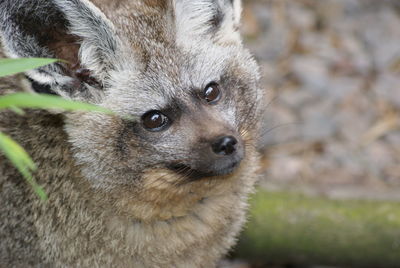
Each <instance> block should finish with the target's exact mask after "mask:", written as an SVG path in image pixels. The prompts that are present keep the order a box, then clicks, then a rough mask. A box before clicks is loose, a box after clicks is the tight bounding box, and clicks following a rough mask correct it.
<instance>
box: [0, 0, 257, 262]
mask: <svg viewBox="0 0 400 268" xmlns="http://www.w3.org/2000/svg"><path fill="white" fill-rule="evenodd" d="M32 3H36V4H37V3H41V4H42V6H41V10H40V11H38V10H32V11H31V12H33V13H34V12H41V13H40V14H46V12H45V10H46V9H49V10H47V11H48V12H49V13H51V12H59V13H60V14H62V18H64V19H65V20H63V19H61V21H62V22H65V23H66V24H67V25H61V27H60V31H61V33H59V35H60V36H66V37H67V39H68V40H70V38H72V40H75V41H76V40H77V42H78V45H79V52H78V51H76V55H68V56H69V57H71V58H75V57H76V58H77V59H79V62H80V64H81V66H83V67H85V68H89V69H90V70H91V71H92V72H93V75H94V76H95V77H96V78H97V79H98V81H99V83H100V84H101V85H102V86H101V88H95V89H91V88H90V87H89V86H88V85H86V84H84V83H83V82H81V83H82V84H83V85H82V84H81V85H77V88H78V89H79V90H77V89H76V88H74V87H71V86H69V87H68V90H63V88H62V87H60V83H61V82H60V81H63V79H67V80H68V79H75V80H74V81H75V82H76V77H73V76H71V72H70V71H69V68H70V66H69V65H65V64H64V63H60V64H55V65H53V66H50V67H47V68H42V69H40V70H39V71H34V72H28V73H27V75H29V77H30V78H31V79H33V80H34V81H36V82H37V83H41V84H43V85H49V86H51V89H52V90H53V91H54V92H56V93H57V94H59V95H62V96H65V97H67V98H73V99H83V100H86V101H88V102H94V103H98V104H99V105H101V106H103V107H107V108H109V109H112V110H114V111H115V112H116V113H117V114H118V115H120V116H108V115H104V114H97V113H81V112H73V113H71V112H69V113H60V112H54V111H53V112H49V111H32V112H29V113H27V114H26V115H24V116H17V115H15V114H12V113H11V112H1V113H0V131H4V132H6V133H7V134H9V135H11V136H12V137H13V138H15V139H16V140H17V141H18V142H19V143H21V144H22V146H24V147H25V148H26V149H27V150H28V151H29V153H30V154H31V155H32V157H33V158H34V160H35V162H36V163H37V164H38V167H39V169H38V171H37V173H36V174H35V178H36V179H37V180H38V181H39V183H40V184H42V185H43V186H44V188H45V189H46V191H47V192H48V193H49V200H48V202H45V203H43V202H41V201H40V200H38V198H37V197H36V196H35V194H34V193H32V190H31V189H30V187H29V185H27V184H26V183H25V182H24V180H23V179H22V178H21V177H20V176H19V174H18V172H17V171H16V170H15V169H14V168H12V167H11V166H10V164H9V163H8V162H7V161H6V160H5V159H3V158H1V156H0V186H1V188H0V203H1V204H2V206H1V207H0V217H1V218H2V221H1V223H0V264H1V265H5V266H7V267H8V266H11V267H20V266H22V267H27V266H32V267H46V266H49V267H207V268H208V267H213V266H215V265H216V264H217V262H218V260H219V258H221V257H222V256H223V255H224V254H225V253H226V252H227V251H228V250H229V248H230V247H231V246H232V245H233V244H234V242H235V237H236V235H237V234H238V232H239V231H240V228H241V226H242V224H243V222H244V220H245V210H246V207H247V196H248V194H249V193H250V192H251V191H252V190H253V185H254V182H255V180H256V170H257V158H258V155H257V152H256V149H255V139H256V136H257V135H256V133H257V128H258V120H259V116H260V103H261V100H262V93H261V92H262V91H261V90H260V88H259V85H258V80H259V74H258V66H257V64H256V63H255V61H254V60H253V58H252V57H251V55H250V54H249V53H248V51H247V50H245V49H244V48H243V47H242V44H241V41H240V39H239V35H238V33H237V29H236V27H234V25H236V24H237V23H238V21H239V18H238V16H239V14H240V1H238V0H235V1H227V0H219V1H206V0H195V1H190V2H189V1H188V0H174V1H172V0H171V1H163V0H142V1H129V0H114V1H106V0H96V1H93V4H94V5H93V4H92V3H89V2H88V1H86V0H85V1H84V0H80V1H79V0H52V1H44V0H37V1H28V0H18V1H8V0H7V1H3V2H2V3H0V17H1V19H0V21H1V23H2V25H3V27H2V28H1V35H2V39H3V47H4V48H5V50H4V51H5V52H6V53H7V55H8V56H9V57H17V56H48V55H52V56H53V55H55V54H54V53H56V52H57V50H56V51H53V50H52V48H53V47H52V46H50V47H46V46H43V42H42V41H41V40H40V37H39V36H36V35H35V34H34V33H35V31H33V32H31V33H30V34H28V33H27V32H23V31H20V28H19V25H18V20H17V23H14V22H13V21H12V20H10V18H11V17H12V16H13V15H15V14H24V12H26V10H25V11H24V8H26V7H28V6H30V5H31V4H32ZM189 3H190V4H193V5H195V6H196V7H197V8H196V10H193V9H190V8H189V9H187V12H186V13H185V12H183V10H181V9H182V8H186V7H189V6H188V5H189ZM4 6H7V7H8V8H7V9H2V8H4ZM95 6H97V7H95ZM10 7H18V8H17V9H14V8H10ZM100 10H101V11H100ZM21 12H22V13H21ZM191 14H192V15H194V14H196V16H204V20H203V19H200V20H197V19H196V20H192V19H191V17H190V15H191ZM33 16H36V15H35V14H33ZM215 16H217V21H216V22H217V23H211V24H210V23H204V22H207V21H208V22H210V18H211V19H212V18H215ZM22 18H23V17H22ZM51 18H55V17H54V16H53V17H52V16H50V15H49V16H47V17H46V16H44V17H43V18H40V20H39V21H38V23H37V24H36V25H35V27H39V28H40V27H41V26H40V24H41V23H42V24H43V23H44V22H46V20H50V19H51ZM211 21H212V20H211ZM189 22H190V23H189ZM214 22H215V21H214ZM49 23H51V21H49ZM44 25H45V24H44ZM34 29H36V28H34ZM11 33H15V34H14V36H11ZM55 36H58V34H57V35H55ZM27 37H29V38H28V39H27ZM200 37H201V38H200ZM68 40H67V41H68ZM28 41H29V43H27V42H28ZM31 41H32V42H31ZM58 41H59V40H58ZM44 43H45V44H47V43H46V42H44ZM71 51H72V52H75V50H74V49H71V50H68V51H67V52H68V53H70V54H71ZM58 52H59V51H58ZM61 52H65V51H61ZM41 53H42V54H41ZM68 53H67V54H68ZM1 54H2V52H1V50H0V56H1ZM61 54H63V53H61ZM44 78H45V79H44ZM60 79H61V80H60ZM212 81H215V82H218V83H219V84H220V87H221V91H222V98H221V100H220V101H219V103H217V104H216V105H207V104H205V103H204V102H203V101H202V100H201V98H200V97H199V96H201V94H202V91H203V90H204V88H205V87H206V85H207V84H208V83H210V82H212ZM75 85H76V84H75ZM9 88H12V92H18V91H23V90H32V88H30V86H29V81H28V80H27V79H25V78H24V76H15V77H11V78H7V79H5V78H3V79H0V95H1V94H7V93H9V91H6V90H5V89H9ZM149 110H161V111H163V112H164V113H166V114H167V115H168V116H169V117H170V120H171V121H172V124H171V126H170V127H169V128H168V129H167V130H165V131H162V132H149V131H147V130H146V129H144V128H143V127H142V125H141V119H140V118H141V116H142V115H143V114H144V113H146V112H147V111H149ZM127 115H128V116H129V118H131V119H124V118H127V117H126V116H127ZM221 135H233V136H235V137H237V139H238V141H239V143H240V144H241V145H242V146H243V147H244V148H245V158H244V159H243V160H242V162H241V164H240V166H239V167H238V168H236V169H235V171H233V172H232V173H230V174H227V175H221V176H214V177H206V178H202V179H198V180H190V179H189V177H190V173H191V172H192V171H190V170H188V169H183V170H180V171H181V173H179V172H176V171H172V170H171V169H169V168H168V166H169V165H170V164H171V163H179V164H183V165H184V166H186V167H190V168H191V169H204V168H205V167H206V168H208V169H217V168H218V166H219V165H220V163H221V160H220V159H219V158H217V157H216V156H212V155H209V154H208V153H207V152H208V151H207V150H210V149H209V143H210V142H211V141H212V140H213V139H215V138H216V137H219V136H221ZM1 265H0V266H1Z"/></svg>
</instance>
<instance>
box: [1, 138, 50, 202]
mask: <svg viewBox="0 0 400 268" xmlns="http://www.w3.org/2000/svg"><path fill="white" fill-rule="evenodd" d="M0 151H2V152H3V153H4V155H5V156H6V157H7V158H8V159H9V160H10V161H11V163H12V164H13V165H14V166H15V167H16V168H17V169H18V171H19V172H20V173H21V174H22V176H24V178H25V179H26V180H27V181H28V182H29V184H30V185H31V186H32V187H33V189H34V191H35V192H36V193H37V194H38V195H39V197H40V198H41V199H42V200H47V195H46V193H45V192H44V190H43V188H42V187H41V186H40V185H38V184H37V183H36V181H35V180H34V178H33V177H32V172H33V171H35V170H36V165H35V163H34V162H33V161H32V159H31V158H30V156H29V155H28V153H27V152H26V151H25V150H24V149H23V148H22V147H21V146H20V145H18V143H16V142H15V141H14V140H13V139H11V138H10V137H9V136H7V135H5V134H4V133H2V132H0Z"/></svg>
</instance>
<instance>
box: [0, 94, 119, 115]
mask: <svg viewBox="0 0 400 268" xmlns="http://www.w3.org/2000/svg"><path fill="white" fill-rule="evenodd" d="M16 107H17V108H37V109H63V110H81V111H93V112H102V113H106V114H113V112H112V111H110V110H108V109H106V108H103V107H100V106H96V105H92V104H88V103H83V102H77V101H71V100H65V99H63V98H60V97H57V96H53V95H47V94H30V93H15V94H9V95H5V96H2V97H0V109H14V110H15V108H16Z"/></svg>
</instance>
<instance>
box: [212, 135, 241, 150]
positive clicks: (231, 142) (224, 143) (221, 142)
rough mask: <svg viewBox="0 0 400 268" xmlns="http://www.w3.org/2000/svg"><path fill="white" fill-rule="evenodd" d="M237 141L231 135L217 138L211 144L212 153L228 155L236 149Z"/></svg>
mask: <svg viewBox="0 0 400 268" xmlns="http://www.w3.org/2000/svg"><path fill="white" fill-rule="evenodd" d="M237 143H238V141H237V140H236V139H235V137H233V136H225V137H222V138H218V139H217V140H216V141H215V142H214V143H213V144H212V145H211V147H212V149H213V151H214V153H216V154H219V155H230V154H233V153H234V152H235V151H236V144H237Z"/></svg>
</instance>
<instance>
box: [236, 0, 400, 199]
mask: <svg viewBox="0 0 400 268" xmlns="http://www.w3.org/2000/svg"><path fill="white" fill-rule="evenodd" d="M244 4H245V5H244V13H243V33H244V35H245V39H246V44H247V46H248V47H249V48H250V50H251V51H252V52H253V53H254V54H255V56H256V58H257V59H258V60H259V62H260V64H261V66H262V73H263V86H264V87H265V89H266V92H267V100H266V102H267V103H266V106H268V107H267V110H266V115H265V127H264V129H263V138H262V139H261V147H262V148H263V149H262V151H263V152H264V157H263V172H264V173H265V178H264V179H262V182H261V185H262V186H263V187H267V188H270V189H282V188H285V189H288V188H289V189H293V190H296V191H304V192H309V193H312V194H322V195H326V196H329V197H335V198H372V199H400V194H399V193H400V165H399V163H400V131H399V130H400V120H399V113H400V88H399V87H400V2H399V1H395V0H393V1H390V0H381V1H374V0H324V1H318V0H297V1H285V0H275V1H272V0H264V1H263V0H248V1H246V0H245V1H244Z"/></svg>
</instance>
